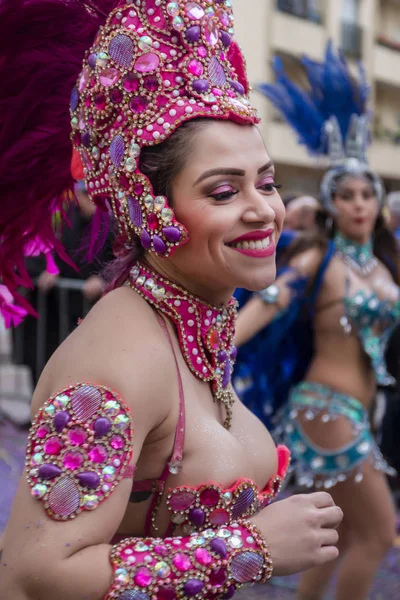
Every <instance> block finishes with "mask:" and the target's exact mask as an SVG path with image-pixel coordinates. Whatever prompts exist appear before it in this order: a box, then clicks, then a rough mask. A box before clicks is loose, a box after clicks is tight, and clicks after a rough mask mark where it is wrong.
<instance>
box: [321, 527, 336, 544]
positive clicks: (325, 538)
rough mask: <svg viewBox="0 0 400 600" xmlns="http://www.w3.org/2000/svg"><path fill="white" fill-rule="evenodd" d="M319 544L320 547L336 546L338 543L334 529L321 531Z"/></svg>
mask: <svg viewBox="0 0 400 600" xmlns="http://www.w3.org/2000/svg"><path fill="white" fill-rule="evenodd" d="M320 535H321V539H320V543H321V546H322V547H326V546H336V545H337V543H338V541H339V534H338V532H337V530H336V529H321V534H320Z"/></svg>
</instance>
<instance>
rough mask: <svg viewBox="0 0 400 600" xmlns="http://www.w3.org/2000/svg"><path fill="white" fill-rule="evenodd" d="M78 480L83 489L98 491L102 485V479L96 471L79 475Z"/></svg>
mask: <svg viewBox="0 0 400 600" xmlns="http://www.w3.org/2000/svg"><path fill="white" fill-rule="evenodd" d="M76 478H77V480H78V481H79V483H80V484H81V485H82V486H83V487H87V488H90V489H96V488H97V487H99V485H100V477H99V476H98V475H97V473H95V472H94V471H85V472H84V473H78V475H77V476H76Z"/></svg>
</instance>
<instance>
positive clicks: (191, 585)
mask: <svg viewBox="0 0 400 600" xmlns="http://www.w3.org/2000/svg"><path fill="white" fill-rule="evenodd" d="M203 588H204V581H201V579H189V581H187V582H186V583H185V585H184V586H183V593H184V594H185V596H187V597H188V598H192V596H196V594H200V592H201V590H202V589H203Z"/></svg>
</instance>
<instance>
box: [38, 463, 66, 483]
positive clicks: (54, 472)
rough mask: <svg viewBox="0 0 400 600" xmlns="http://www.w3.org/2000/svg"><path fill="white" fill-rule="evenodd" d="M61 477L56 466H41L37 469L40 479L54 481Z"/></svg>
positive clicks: (59, 470)
mask: <svg viewBox="0 0 400 600" xmlns="http://www.w3.org/2000/svg"><path fill="white" fill-rule="evenodd" d="M59 475H61V469H60V468H59V467H57V465H50V464H47V465H42V466H41V467H39V477H40V479H54V478H55V477H58V476H59Z"/></svg>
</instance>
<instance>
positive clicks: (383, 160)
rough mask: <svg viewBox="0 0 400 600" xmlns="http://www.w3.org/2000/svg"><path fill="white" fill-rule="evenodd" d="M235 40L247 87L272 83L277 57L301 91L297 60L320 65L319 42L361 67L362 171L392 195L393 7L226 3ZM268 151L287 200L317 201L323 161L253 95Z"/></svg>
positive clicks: (323, 1)
mask: <svg viewBox="0 0 400 600" xmlns="http://www.w3.org/2000/svg"><path fill="white" fill-rule="evenodd" d="M232 4H233V7H234V11H235V16H236V35H237V38H238V41H239V43H240V44H241V46H242V48H243V51H244V54H245V56H246V59H247V65H248V72H249V78H250V82H251V84H252V85H253V86H254V85H255V84H257V83H260V82H271V81H273V79H274V77H273V72H272V68H271V62H272V59H273V57H274V55H276V54H278V55H280V56H281V57H282V59H283V61H284V64H285V66H286V69H287V72H288V73H289V74H290V75H291V76H292V77H293V78H295V79H296V80H298V81H299V83H301V81H302V78H304V73H303V71H302V69H301V67H300V65H299V57H301V55H302V54H307V55H308V56H310V57H311V58H315V59H322V57H323V53H324V49H325V45H326V42H327V41H328V40H329V39H332V40H333V41H334V43H335V44H336V46H338V47H340V48H342V50H343V51H344V53H345V55H346V57H347V58H348V60H349V61H350V63H351V66H352V69H354V70H356V68H357V66H356V65H357V61H358V60H359V59H361V60H362V62H363V64H364V67H365V69H366V72H367V76H368V80H369V83H370V86H371V110H372V114H373V119H372V132H373V142H372V144H371V147H370V150H369V158H370V164H371V166H372V168H373V169H375V170H376V171H377V172H378V173H379V174H380V175H381V177H382V178H383V179H384V181H385V184H386V188H387V190H388V191H392V190H399V189H400V0H232ZM253 101H254V103H255V105H256V106H257V108H258V109H259V112H260V115H261V117H262V130H263V134H264V137H265V140H266V143H267V148H268V151H269V153H270V155H271V157H272V159H273V160H274V162H275V163H276V166H277V173H278V177H279V179H280V180H281V181H282V182H283V183H284V184H285V188H286V190H287V192H289V191H303V192H309V193H314V194H317V192H318V187H319V177H320V175H319V172H321V173H322V170H323V168H324V164H326V163H324V160H323V159H320V160H319V161H317V160H316V159H315V158H310V156H309V155H308V154H307V151H306V150H305V149H304V148H303V147H301V146H300V145H299V144H298V143H297V140H296V135H295V134H294V133H293V131H292V130H291V129H290V128H289V127H288V126H287V125H286V124H285V123H284V122H283V121H282V119H281V118H280V117H279V115H278V113H277V112H276V111H275V110H274V109H273V107H272V106H271V105H270V103H269V101H268V100H267V99H266V98H264V97H263V96H262V95H261V94H259V93H258V92H254V95H253Z"/></svg>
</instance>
